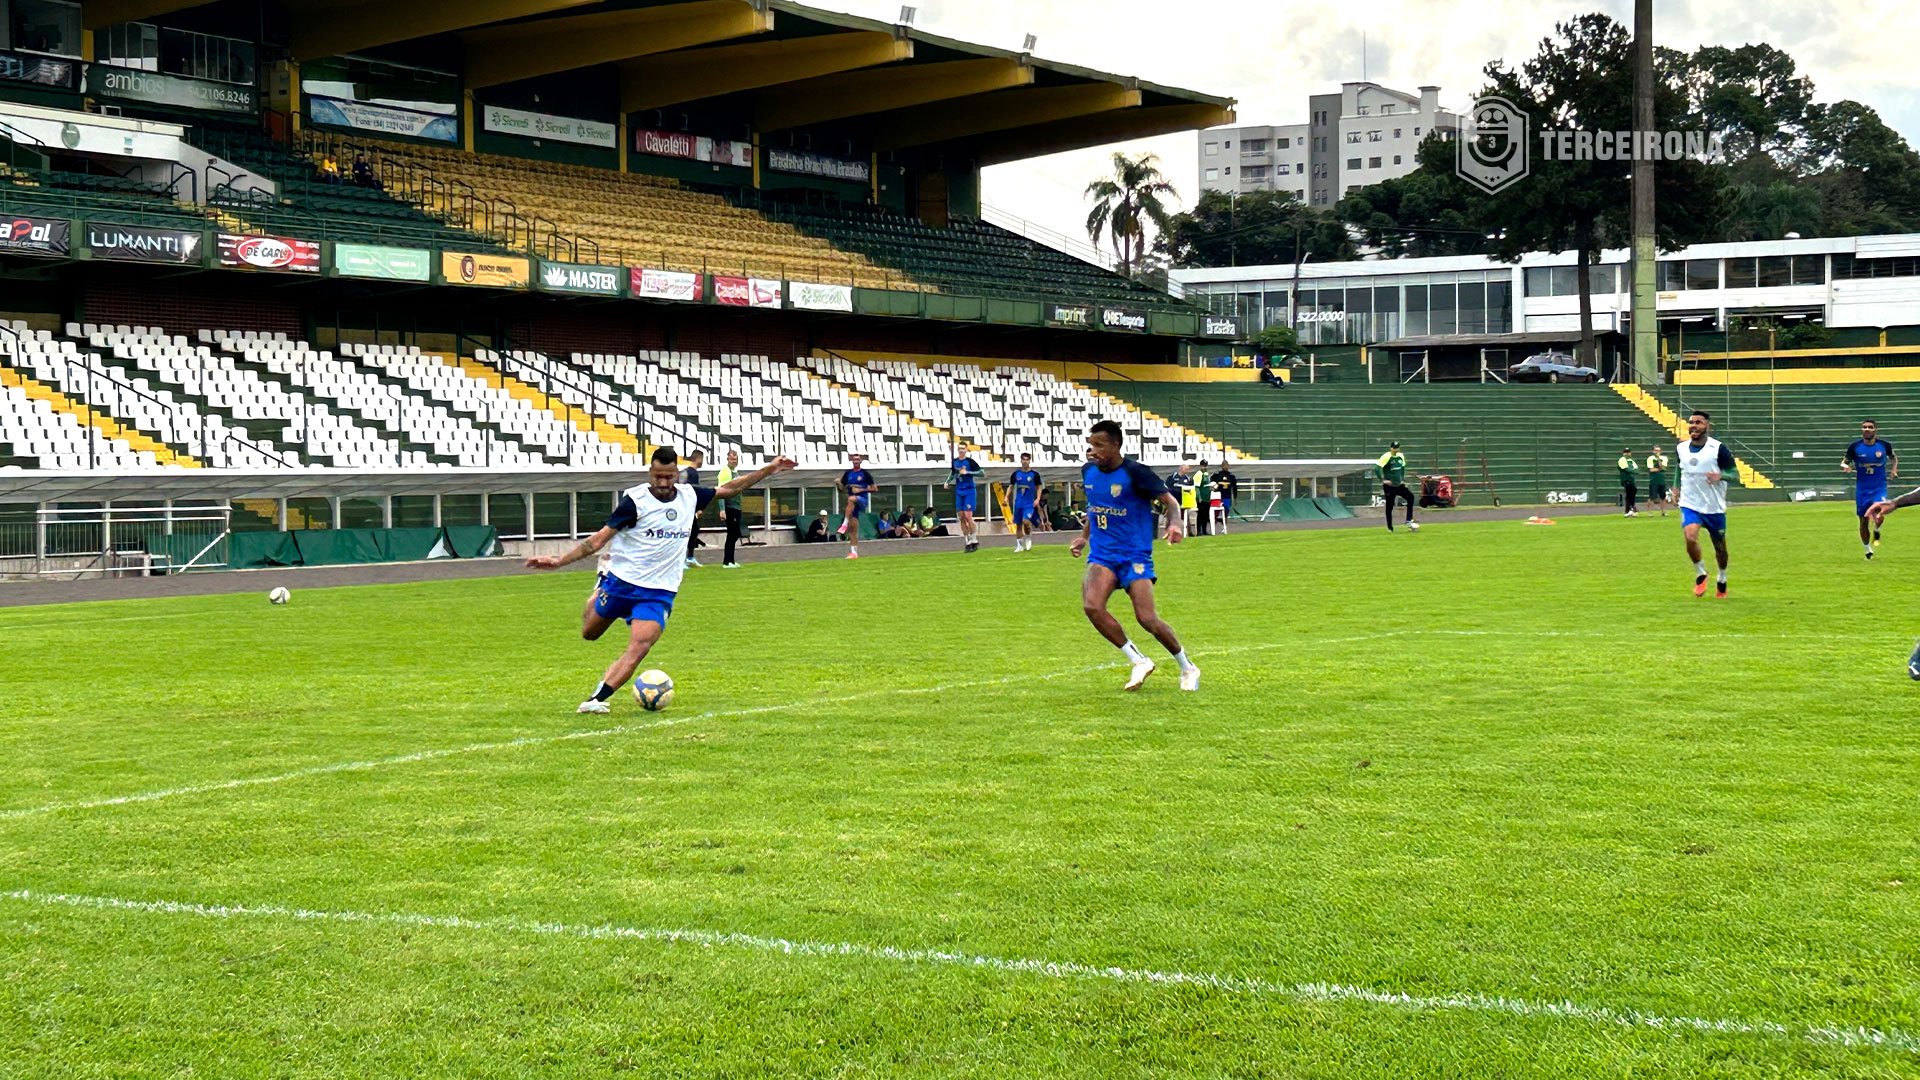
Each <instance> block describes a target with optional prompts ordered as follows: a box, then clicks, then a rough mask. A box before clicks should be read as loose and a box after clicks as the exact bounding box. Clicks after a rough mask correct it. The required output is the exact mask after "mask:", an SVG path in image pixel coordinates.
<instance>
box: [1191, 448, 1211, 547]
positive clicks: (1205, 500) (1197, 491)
mask: <svg viewBox="0 0 1920 1080" xmlns="http://www.w3.org/2000/svg"><path fill="white" fill-rule="evenodd" d="M1193 516H1194V518H1195V519H1196V522H1195V524H1196V525H1197V528H1196V529H1195V532H1194V535H1196V536H1210V535H1212V533H1213V528H1212V526H1213V475H1212V474H1211V473H1209V472H1207V467H1206V466H1205V465H1204V464H1203V465H1201V466H1200V468H1199V469H1198V471H1196V472H1195V473H1194V474H1193Z"/></svg>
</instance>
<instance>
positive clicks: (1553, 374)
mask: <svg viewBox="0 0 1920 1080" xmlns="http://www.w3.org/2000/svg"><path fill="white" fill-rule="evenodd" d="M1507 380H1508V381H1509V382H1552V383H1557V382H1586V383H1593V382H1599V381H1600V372H1599V370H1598V369H1596V368H1590V367H1587V366H1586V365H1584V364H1578V363H1575V362H1574V359H1573V357H1572V356H1570V355H1568V354H1567V353H1563V352H1543V353H1534V354H1533V355H1532V356H1529V357H1527V358H1526V359H1525V360H1522V361H1520V362H1519V363H1517V364H1515V365H1513V366H1512V367H1510V368H1508V369H1507Z"/></svg>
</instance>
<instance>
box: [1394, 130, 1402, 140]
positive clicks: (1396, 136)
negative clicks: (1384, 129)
mask: <svg viewBox="0 0 1920 1080" xmlns="http://www.w3.org/2000/svg"><path fill="white" fill-rule="evenodd" d="M1393 137H1394V138H1396V139H1397V138H1399V137H1400V129H1399V128H1394V129H1393Z"/></svg>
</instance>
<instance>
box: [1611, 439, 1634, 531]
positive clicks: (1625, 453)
mask: <svg viewBox="0 0 1920 1080" xmlns="http://www.w3.org/2000/svg"><path fill="white" fill-rule="evenodd" d="M1615 464H1616V465H1618V466H1619V467H1620V497H1621V501H1622V503H1623V504H1624V505H1625V506H1626V508H1627V516H1628V517H1639V516H1640V513H1639V509H1638V507H1637V506H1636V505H1635V500H1636V499H1638V498H1639V497H1640V485H1639V482H1638V481H1637V480H1636V479H1635V477H1636V476H1637V475H1638V473H1639V472H1640V463H1639V462H1637V461H1635V460H1633V451H1632V450H1631V449H1629V448H1627V447H1624V446H1623V447H1621V448H1620V460H1619V461H1618V462H1615Z"/></svg>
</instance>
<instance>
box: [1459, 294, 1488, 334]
mask: <svg viewBox="0 0 1920 1080" xmlns="http://www.w3.org/2000/svg"><path fill="white" fill-rule="evenodd" d="M1459 298H1460V332H1461V333H1463V334H1484V333H1486V332H1487V284H1486V282H1484V281H1463V282H1461V283H1460V286H1459Z"/></svg>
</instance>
